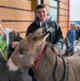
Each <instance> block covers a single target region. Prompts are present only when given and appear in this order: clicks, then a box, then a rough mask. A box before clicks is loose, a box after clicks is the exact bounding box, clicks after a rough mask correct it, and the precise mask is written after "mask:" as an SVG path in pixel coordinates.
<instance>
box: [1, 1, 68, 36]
mask: <svg viewBox="0 0 80 81" xmlns="http://www.w3.org/2000/svg"><path fill="white" fill-rule="evenodd" d="M58 2H59V3H58V7H59V10H58V23H59V25H60V26H61V29H62V32H63V35H64V37H65V36H66V32H67V26H68V0H58ZM44 4H46V6H47V10H48V12H49V8H50V6H49V0H44ZM35 5H37V0H18V1H17V0H0V19H1V21H2V22H1V24H2V25H3V27H8V28H12V29H14V30H15V31H17V32H19V33H20V35H21V36H22V37H25V31H26V29H27V27H28V26H29V25H30V24H31V23H32V22H33V20H34V18H35V14H34V10H35Z"/></svg>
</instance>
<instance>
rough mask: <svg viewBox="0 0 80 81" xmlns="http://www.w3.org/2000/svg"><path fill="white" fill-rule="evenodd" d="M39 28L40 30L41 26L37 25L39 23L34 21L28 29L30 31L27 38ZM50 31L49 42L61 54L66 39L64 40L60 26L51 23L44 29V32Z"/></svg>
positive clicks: (27, 32)
mask: <svg viewBox="0 0 80 81" xmlns="http://www.w3.org/2000/svg"><path fill="white" fill-rule="evenodd" d="M38 28H40V24H39V23H37V21H34V22H33V23H32V24H31V25H30V26H29V27H28V29H27V31H26V36H27V35H28V34H29V33H33V32H34V31H35V30H37V29H38ZM48 29H49V30H50V35H49V37H48V38H47V41H48V42H50V43H52V44H53V45H54V46H55V47H56V48H57V49H58V50H59V52H60V51H61V50H62V48H63V44H64V38H63V35H62V31H61V28H60V26H59V25H58V24H57V23H56V22H54V21H50V22H48V23H46V27H43V32H46V31H47V30H48Z"/></svg>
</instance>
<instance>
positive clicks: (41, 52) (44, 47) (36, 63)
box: [11, 45, 46, 69]
mask: <svg viewBox="0 0 80 81" xmlns="http://www.w3.org/2000/svg"><path fill="white" fill-rule="evenodd" d="M45 49H46V45H44V46H43V47H42V49H41V51H40V53H39V55H38V57H37V59H36V61H35V63H34V68H35V69H37V67H38V63H39V60H40V59H41V56H42V54H43V52H44V50H45ZM11 59H12V62H13V63H14V64H15V65H16V66H18V64H17V63H16V62H15V61H14V60H13V58H12V57H11ZM31 66H32V65H29V66H18V67H19V68H22V67H26V68H30V67H31Z"/></svg>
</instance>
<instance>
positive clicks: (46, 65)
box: [33, 45, 64, 81]
mask: <svg viewBox="0 0 80 81" xmlns="http://www.w3.org/2000/svg"><path fill="white" fill-rule="evenodd" d="M56 57H57V59H58V65H57V70H56V73H57V74H56V75H57V78H59V79H61V77H62V74H63V70H64V67H63V61H62V58H60V57H59V56H58V55H56V54H54V52H53V50H52V49H51V46H50V45H48V46H47V47H46V49H45V51H44V53H43V55H42V57H41V59H40V61H39V64H38V68H37V70H35V69H34V68H33V71H34V73H35V76H36V78H37V79H39V80H40V81H54V80H53V76H51V75H53V70H54V66H55V62H56ZM61 73H62V74H61ZM45 77H46V78H45Z"/></svg>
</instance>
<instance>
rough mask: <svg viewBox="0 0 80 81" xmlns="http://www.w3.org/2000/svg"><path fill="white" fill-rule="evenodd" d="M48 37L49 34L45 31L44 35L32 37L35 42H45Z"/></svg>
mask: <svg viewBox="0 0 80 81" xmlns="http://www.w3.org/2000/svg"><path fill="white" fill-rule="evenodd" d="M48 36H49V32H48V31H47V32H45V33H43V34H41V35H37V36H35V37H34V40H35V41H39V40H40V41H41V40H42V41H45V40H46V38H47V37H48Z"/></svg>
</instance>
